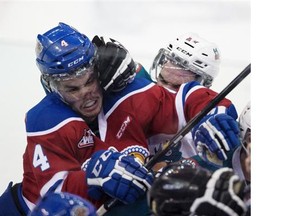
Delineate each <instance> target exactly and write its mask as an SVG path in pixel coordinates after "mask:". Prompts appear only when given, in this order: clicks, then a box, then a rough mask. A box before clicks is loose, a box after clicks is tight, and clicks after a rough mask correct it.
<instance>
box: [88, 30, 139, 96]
mask: <svg viewBox="0 0 288 216" xmlns="http://www.w3.org/2000/svg"><path fill="white" fill-rule="evenodd" d="M105 40H106V41H105ZM92 42H93V43H94V44H95V45H96V47H98V50H97V52H96V59H95V61H96V64H95V72H96V73H97V75H98V78H99V82H100V85H101V86H102V88H103V89H104V90H105V91H114V92H117V91H121V90H122V89H123V88H125V87H126V85H127V84H128V83H130V82H132V81H133V80H134V77H135V75H136V73H135V70H136V64H135V63H134V61H133V59H132V58H131V56H130V54H129V52H128V50H127V49H125V47H124V46H123V45H121V44H120V43H119V42H118V41H116V40H114V39H111V38H105V39H104V37H99V36H98V35H96V36H95V37H94V38H93V40H92Z"/></svg>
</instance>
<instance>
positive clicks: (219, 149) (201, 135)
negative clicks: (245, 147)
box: [192, 114, 240, 161]
mask: <svg viewBox="0 0 288 216" xmlns="http://www.w3.org/2000/svg"><path fill="white" fill-rule="evenodd" d="M239 134H240V131H239V127H238V124H237V121H236V120H234V119H233V118H232V117H231V116H229V115H227V114H215V115H212V116H211V115H208V116H206V117H204V118H203V119H202V121H201V122H200V123H199V124H198V125H196V126H195V127H194V128H193V130H192V136H193V140H194V143H195V145H196V149H197V151H198V153H199V155H200V156H204V158H205V154H206V153H205V151H206V150H207V149H208V150H209V151H210V152H212V153H214V154H216V155H217V157H218V159H220V160H222V161H224V160H227V158H228V156H227V154H226V153H227V152H229V151H232V150H234V149H235V148H236V147H237V146H239V145H240V139H239Z"/></svg>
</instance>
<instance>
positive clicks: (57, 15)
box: [0, 0, 251, 194]
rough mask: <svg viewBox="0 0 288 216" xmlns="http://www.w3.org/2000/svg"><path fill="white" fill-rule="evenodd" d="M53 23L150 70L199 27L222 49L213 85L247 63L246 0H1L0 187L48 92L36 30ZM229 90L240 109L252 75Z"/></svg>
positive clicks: (18, 172) (14, 169)
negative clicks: (108, 41)
mask: <svg viewBox="0 0 288 216" xmlns="http://www.w3.org/2000/svg"><path fill="white" fill-rule="evenodd" d="M58 22H65V23H67V24H70V25H72V26H74V27H75V28H76V29H78V30H79V31H80V32H82V33H85V34H86V35H87V36H88V37H89V38H90V39H92V38H93V36H94V35H95V34H98V35H104V36H108V37H111V38H114V39H117V40H118V41H120V42H121V43H122V44H123V45H124V46H125V47H126V48H127V49H128V50H129V51H130V53H131V55H132V57H133V58H134V60H136V61H138V62H140V63H142V64H143V66H144V67H145V68H146V69H147V70H148V69H149V68H150V66H151V64H152V61H153V59H154V57H155V55H156V54H157V52H158V50H159V49H160V48H161V47H163V46H166V44H167V42H168V41H170V40H172V39H174V38H175V37H177V36H179V35H181V34H183V33H186V32H195V33H198V34H199V35H200V36H202V37H204V38H206V39H207V40H209V41H211V42H214V43H216V44H217V45H218V47H219V48H220V51H221V57H222V62H221V66H220V74H219V75H218V77H217V78H216V79H215V80H214V83H213V87H212V89H213V90H216V91H218V92H220V91H221V90H222V89H223V88H224V87H226V85H227V84H229V82H230V81H231V80H232V79H234V78H235V77H236V76H237V75H238V74H239V73H240V72H241V71H242V70H243V69H244V68H245V67H246V66H247V65H248V64H249V63H250V62H251V60H250V34H251V32H250V27H251V6H250V1H232V0H230V1H220V0H209V1H208V0H199V1H195V0H190V1H184V0H174V1H172V0H170V1H168V0H167V1H160V0H158V1H157V0H155V1H149V0H143V1H139V0H130V1H123V0H118V1H116V0H114V1H112V0H94V1H61V0H59V1H13V0H12V1H11V0H10V1H0V63H1V79H0V98H1V99H2V102H1V112H0V119H1V121H0V134H1V151H0V173H1V177H0V194H2V192H3V191H4V190H5V188H6V187H7V185H8V183H9V181H13V182H19V181H21V179H22V172H23V168H22V155H23V153H24V151H25V147H26V134H25V125H24V119H25V113H26V112H27V111H28V110H29V109H30V108H31V107H32V106H34V105H35V104H36V103H38V101H39V100H41V99H42V97H44V95H45V94H44V91H43V89H42V87H41V85H40V82H39V75H40V72H39V71H38V69H37V67H36V64H35V53H34V46H35V41H36V36H37V34H38V33H41V34H43V33H44V32H46V31H47V30H48V29H51V28H52V27H55V26H56V25H58ZM227 97H228V98H229V99H231V100H232V101H233V102H234V104H235V105H236V108H237V110H238V112H241V111H242V109H243V108H244V106H245V105H246V104H247V102H248V101H249V100H250V76H248V77H247V78H246V79H245V80H243V82H241V83H240V84H239V86H237V87H236V88H235V89H234V90H233V91H232V92H231V93H230V94H229V95H228V96H227Z"/></svg>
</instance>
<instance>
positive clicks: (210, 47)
mask: <svg viewBox="0 0 288 216" xmlns="http://www.w3.org/2000/svg"><path fill="white" fill-rule="evenodd" d="M168 60H169V61H171V62H172V63H174V64H177V65H178V66H181V67H183V68H185V69H186V70H190V71H192V72H194V73H196V74H197V75H199V76H198V78H197V81H199V82H200V83H201V84H202V85H204V86H206V87H210V86H211V85H212V82H213V79H214V78H215V77H216V76H217V75H218V73H219V64H220V51H219V48H218V47H217V45H216V44H214V43H211V42H209V41H207V40H205V39H204V38H201V37H200V36H199V35H198V34H195V33H186V34H184V35H181V36H180V37H177V38H176V39H175V40H173V41H171V42H170V43H169V44H168V46H167V47H166V48H162V49H160V50H159V52H158V54H157V56H156V57H155V58H154V61H153V64H152V66H151V68H150V71H149V72H150V76H151V78H152V79H153V80H154V81H155V82H156V81H157V78H158V75H159V73H160V71H161V68H162V66H163V65H164V64H165V63H166V62H167V61H168Z"/></svg>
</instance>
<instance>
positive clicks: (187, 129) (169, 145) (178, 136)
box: [97, 64, 251, 216]
mask: <svg viewBox="0 0 288 216" xmlns="http://www.w3.org/2000/svg"><path fill="white" fill-rule="evenodd" d="M250 72H251V64H249V65H248V66H247V67H246V68H245V69H244V70H243V71H242V72H241V73H240V74H239V75H238V76H237V77H235V78H234V79H233V80H232V81H231V82H230V83H229V84H228V85H227V86H226V88H224V89H223V90H222V91H221V92H220V93H219V94H218V95H216V96H215V98H213V100H211V101H210V103H209V104H208V105H207V106H206V107H204V109H202V110H201V111H200V112H199V113H198V114H197V115H196V116H194V117H193V118H192V119H191V120H190V121H189V122H188V123H187V124H186V125H185V127H183V128H182V129H181V130H179V131H178V132H177V133H176V134H175V136H174V137H172V139H171V140H169V141H168V142H167V143H166V144H165V145H164V147H163V149H162V150H161V151H158V152H157V153H156V154H155V155H154V156H153V157H152V158H151V159H150V160H149V161H148V162H147V163H146V164H145V165H144V166H145V167H146V168H147V169H148V170H150V169H152V167H153V166H154V165H155V164H156V163H157V162H158V160H159V158H161V157H162V156H164V155H165V154H166V153H167V152H168V151H169V150H170V149H171V148H173V147H176V146H177V145H178V143H179V141H181V140H182V139H183V137H184V136H185V135H186V134H187V133H189V132H190V131H191V129H192V128H193V127H194V126H195V125H196V124H198V122H199V121H200V120H201V119H202V118H203V117H204V116H205V115H207V114H208V113H209V112H210V111H211V110H212V109H213V108H214V107H215V106H216V105H217V104H218V103H219V102H220V101H221V100H223V99H224V98H225V97H226V95H227V94H229V93H230V92H231V91H232V90H233V89H234V88H235V87H236V86H237V85H238V84H239V83H240V82H241V81H242V80H243V79H244V78H245V77H246V76H247V75H248V74H249V73H250ZM118 202H120V201H119V200H118V199H115V198H114V199H111V200H108V201H107V202H106V203H104V204H103V205H102V206H101V207H100V208H99V209H98V210H97V215H98V216H102V215H104V214H105V213H106V212H107V211H109V210H110V209H111V208H113V207H114V206H115V205H117V203H118Z"/></svg>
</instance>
